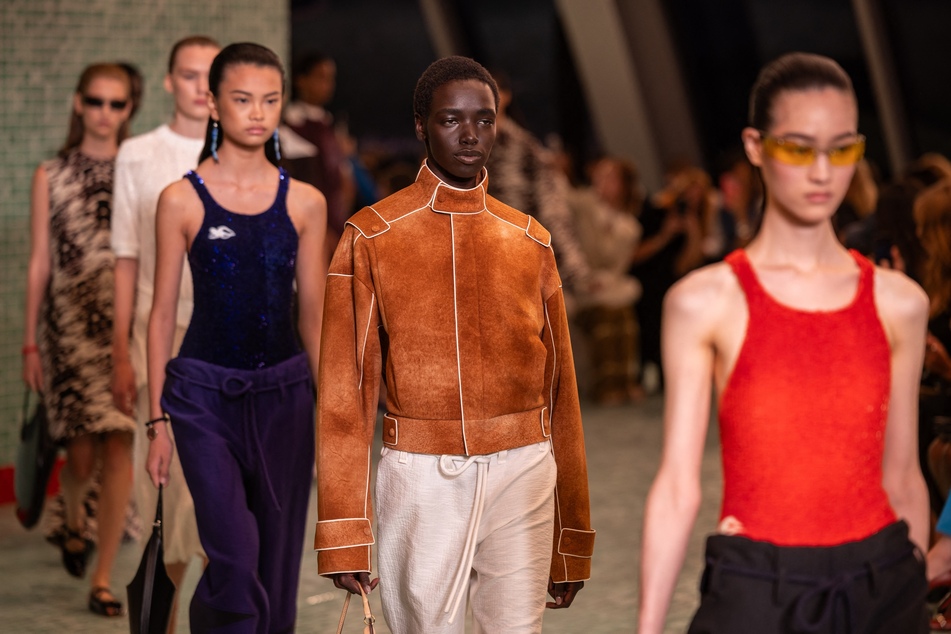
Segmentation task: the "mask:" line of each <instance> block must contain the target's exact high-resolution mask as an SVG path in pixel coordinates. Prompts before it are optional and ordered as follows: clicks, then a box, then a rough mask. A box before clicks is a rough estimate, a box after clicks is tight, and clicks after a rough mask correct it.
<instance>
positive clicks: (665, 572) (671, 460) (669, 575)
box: [638, 273, 715, 634]
mask: <svg viewBox="0 0 951 634" xmlns="http://www.w3.org/2000/svg"><path fill="white" fill-rule="evenodd" d="M706 278H707V276H706V275H704V274H702V273H701V274H695V275H693V276H690V277H688V278H685V279H684V280H683V281H681V282H679V283H678V284H677V285H675V286H674V287H673V288H672V289H671V291H670V292H669V293H668V295H667V297H666V299H665V301H664V316H663V327H662V330H661V332H662V333H663V340H662V346H663V364H664V376H665V377H666V388H665V405H664V448H663V452H662V454H661V463H660V468H659V469H658V471H657V476H656V478H655V479H654V483H653V485H652V486H651V489H650V492H649V493H648V496H647V508H646V511H645V519H644V533H643V536H642V543H641V580H640V611H639V615H638V619H639V623H640V629H639V631H640V632H641V633H642V634H652V633H657V632H662V631H663V629H664V621H665V618H666V615H667V610H668V608H669V605H670V599H671V596H672V594H673V591H674V586H675V584H676V582H677V577H678V575H679V574H680V569H681V567H682V566H683V561H684V557H685V554H686V550H687V542H688V540H689V538H690V533H691V531H692V529H693V525H694V522H695V521H696V518H697V512H698V510H699V508H700V498H701V496H700V467H701V463H702V461H703V446H704V441H705V436H706V431H707V424H708V422H707V421H708V419H709V416H710V393H711V388H712V379H713V362H714V347H713V342H712V341H713V340H712V336H711V332H712V327H713V325H714V324H715V319H714V317H713V316H712V313H713V312H714V311H711V310H710V302H709V296H710V292H709V289H708V288H705V287H709V282H708V281H707V279H706Z"/></svg>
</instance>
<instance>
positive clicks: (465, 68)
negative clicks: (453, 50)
mask: <svg viewBox="0 0 951 634" xmlns="http://www.w3.org/2000/svg"><path fill="white" fill-rule="evenodd" d="M466 79H475V80H478V81H481V82H482V83H484V84H486V85H487V86H488V87H489V88H491V89H492V96H493V97H494V98H495V109H496V110H498V108H499V87H498V86H497V85H496V83H495V80H494V79H492V75H491V74H490V73H489V71H487V70H486V69H485V68H484V67H483V66H482V64H480V63H479V62H477V61H475V60H473V59H470V58H468V57H462V56H460V55H453V56H451V57H443V58H442V59H437V60H436V61H435V62H433V63H432V64H430V65H429V68H427V69H426V70H425V71H423V74H422V75H421V76H420V78H419V81H417V82H416V91H415V92H414V93H413V114H415V115H419V117H420V118H421V119H423V120H424V121H425V120H426V118H427V117H429V109H430V107H431V106H432V103H433V93H434V92H436V89H437V88H439V87H440V86H442V85H443V84H448V83H449V82H451V81H464V80H466Z"/></svg>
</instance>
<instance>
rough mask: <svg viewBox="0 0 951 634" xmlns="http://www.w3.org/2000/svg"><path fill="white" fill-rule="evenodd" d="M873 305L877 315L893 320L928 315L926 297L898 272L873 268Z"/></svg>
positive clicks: (920, 289) (921, 290) (916, 286)
mask: <svg viewBox="0 0 951 634" xmlns="http://www.w3.org/2000/svg"><path fill="white" fill-rule="evenodd" d="M875 303H876V304H877V306H878V309H879V313H881V314H882V315H883V316H889V317H892V318H895V319H921V318H925V317H926V316H927V314H928V295H927V294H925V291H924V289H922V288H921V287H920V286H919V285H918V284H917V283H916V282H915V281H914V280H912V279H911V278H910V277H908V276H907V275H905V274H904V273H902V272H900V271H893V270H891V269H883V268H880V267H876V268H875Z"/></svg>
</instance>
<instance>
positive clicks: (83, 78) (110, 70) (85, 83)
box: [59, 63, 133, 156]
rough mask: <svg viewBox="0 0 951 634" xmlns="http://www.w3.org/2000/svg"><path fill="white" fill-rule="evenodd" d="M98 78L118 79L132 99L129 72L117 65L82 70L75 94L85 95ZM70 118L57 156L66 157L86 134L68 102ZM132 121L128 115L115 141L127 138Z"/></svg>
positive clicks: (81, 120) (89, 67) (74, 110)
mask: <svg viewBox="0 0 951 634" xmlns="http://www.w3.org/2000/svg"><path fill="white" fill-rule="evenodd" d="M100 77H108V78H110V79H118V80H119V81H121V82H123V83H124V84H125V85H126V86H127V87H128V89H129V99H132V98H133V94H132V92H133V86H132V78H131V76H130V75H129V72H128V71H127V70H126V69H125V68H124V67H122V66H121V65H119V64H107V63H100V64H91V65H89V66H87V67H86V69H85V70H83V72H82V74H81V75H80V76H79V81H78V82H77V83H76V94H77V95H79V96H80V97H82V96H83V95H85V94H86V91H87V90H88V89H89V84H91V83H92V81H93V80H94V79H98V78H100ZM69 108H70V117H69V132H68V133H67V134H66V142H65V143H64V144H63V147H62V148H60V150H59V156H66V155H67V154H69V152H70V150H72V149H73V148H76V147H79V144H80V143H82V142H83V135H84V134H85V133H86V128H85V126H83V118H82V117H81V116H80V115H79V114H78V113H77V112H76V108H75V107H74V106H73V105H72V102H70V106H69ZM131 121H132V114H131V113H130V114H129V118H128V119H126V121H125V123H123V124H122V126H120V127H119V136H118V139H117V141H118V142H119V143H122V141H123V140H124V139H125V138H126V137H127V136H129V126H130V122H131Z"/></svg>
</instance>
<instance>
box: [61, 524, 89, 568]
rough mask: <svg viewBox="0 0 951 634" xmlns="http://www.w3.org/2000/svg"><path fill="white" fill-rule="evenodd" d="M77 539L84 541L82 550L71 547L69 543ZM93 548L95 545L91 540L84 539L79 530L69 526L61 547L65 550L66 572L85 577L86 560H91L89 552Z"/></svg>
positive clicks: (64, 565)
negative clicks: (71, 548)
mask: <svg viewBox="0 0 951 634" xmlns="http://www.w3.org/2000/svg"><path fill="white" fill-rule="evenodd" d="M76 541H81V542H82V543H83V548H82V550H70V549H69V543H70V542H76ZM92 548H93V545H92V542H91V541H90V540H88V539H83V536H82V535H81V534H80V533H79V532H78V531H74V530H72V529H69V528H67V529H66V532H65V534H64V536H63V541H62V542H60V549H61V550H62V551H63V567H64V568H66V572H68V573H69V574H71V575H72V576H74V577H78V578H80V579H82V578H83V577H85V576H86V562H87V561H88V560H89V553H91V552H92Z"/></svg>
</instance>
